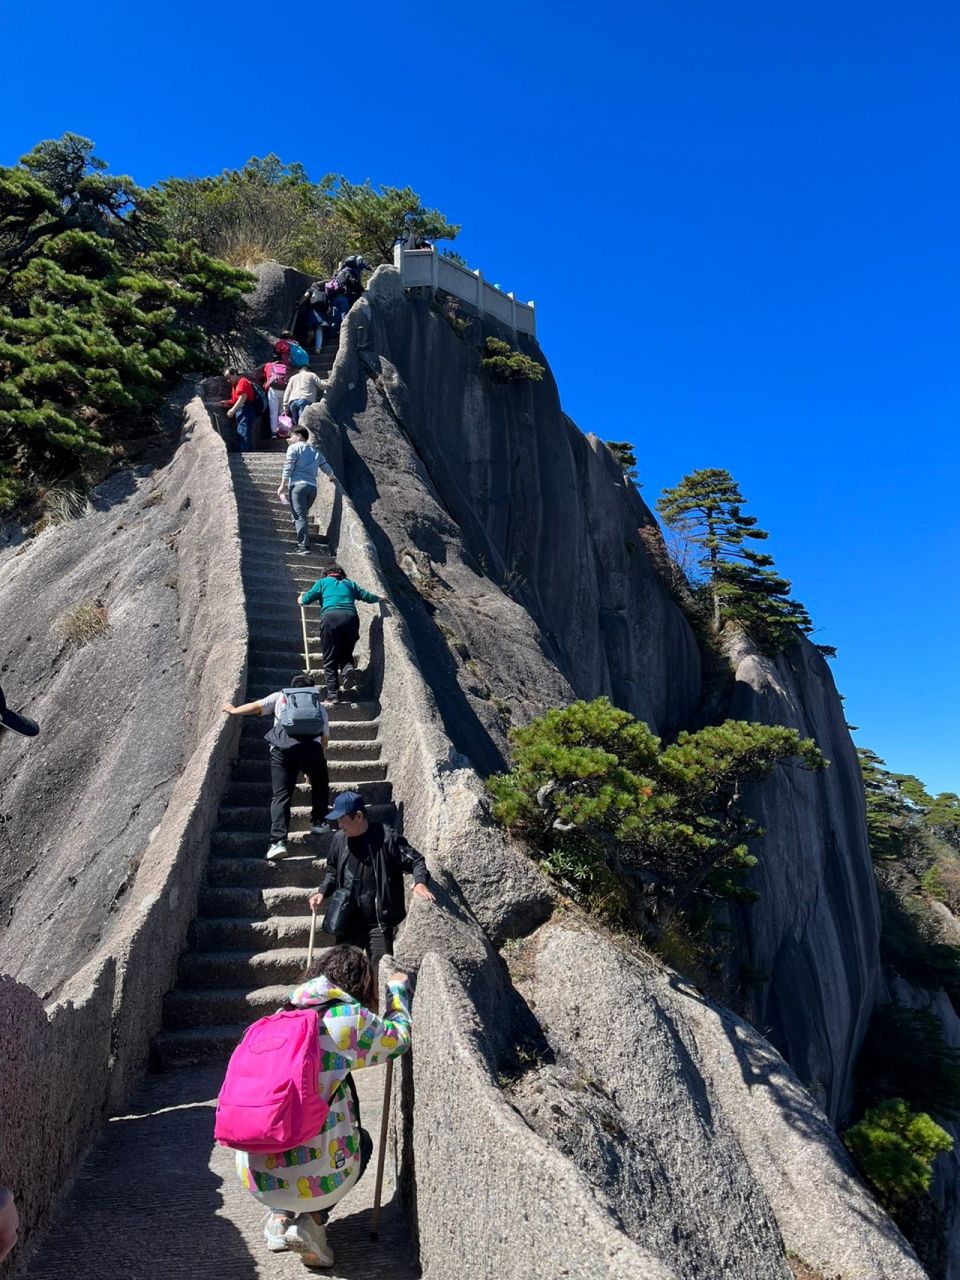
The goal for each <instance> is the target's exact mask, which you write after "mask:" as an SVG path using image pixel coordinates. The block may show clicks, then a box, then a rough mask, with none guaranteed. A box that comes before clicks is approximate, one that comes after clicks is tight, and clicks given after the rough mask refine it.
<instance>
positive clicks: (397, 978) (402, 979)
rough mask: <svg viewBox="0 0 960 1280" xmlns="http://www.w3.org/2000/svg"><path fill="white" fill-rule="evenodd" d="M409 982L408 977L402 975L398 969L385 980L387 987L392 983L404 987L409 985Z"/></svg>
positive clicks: (404, 974) (407, 975)
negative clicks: (397, 983)
mask: <svg viewBox="0 0 960 1280" xmlns="http://www.w3.org/2000/svg"><path fill="white" fill-rule="evenodd" d="M409 981H410V975H409V974H406V973H403V972H402V971H401V970H400V969H398V970H397V972H396V973H391V975H390V977H389V978H388V979H387V986H388V987H389V986H390V984H391V983H392V982H399V983H400V984H401V985H402V986H404V987H405V986H406V985H407V984H408V983H409Z"/></svg>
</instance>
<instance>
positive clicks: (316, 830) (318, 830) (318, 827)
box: [310, 822, 330, 836]
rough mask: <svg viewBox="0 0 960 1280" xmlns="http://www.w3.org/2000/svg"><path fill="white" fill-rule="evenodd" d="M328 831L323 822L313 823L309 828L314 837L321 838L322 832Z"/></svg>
mask: <svg viewBox="0 0 960 1280" xmlns="http://www.w3.org/2000/svg"><path fill="white" fill-rule="evenodd" d="M329 830H330V828H329V827H328V826H327V824H326V823H325V822H315V823H314V824H313V825H312V826H311V828H310V831H311V832H312V834H313V835H315V836H322V835H323V834H324V832H326V831H329Z"/></svg>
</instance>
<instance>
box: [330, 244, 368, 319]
mask: <svg viewBox="0 0 960 1280" xmlns="http://www.w3.org/2000/svg"><path fill="white" fill-rule="evenodd" d="M370 269H371V268H370V265H369V263H366V262H364V260H363V258H362V256H361V255H360V254H359V253H355V254H351V256H350V257H349V258H344V260H343V262H341V263H340V266H339V267H338V269H337V273H336V275H335V276H334V277H333V279H332V280H329V281H327V285H326V289H327V296H328V297H329V298H330V301H331V303H332V305H333V308H334V310H335V312H336V317H337V318H336V324H337V327H338V328H339V327H340V325H341V324H342V323H343V319H344V317H345V316H346V314H347V312H348V311H349V310H350V308H351V307H352V306H353V304H354V303H355V302H356V300H357V299H358V298H359V297H360V295H361V294H362V293H363V279H362V277H361V274H360V273H361V272H362V271H369V270H370Z"/></svg>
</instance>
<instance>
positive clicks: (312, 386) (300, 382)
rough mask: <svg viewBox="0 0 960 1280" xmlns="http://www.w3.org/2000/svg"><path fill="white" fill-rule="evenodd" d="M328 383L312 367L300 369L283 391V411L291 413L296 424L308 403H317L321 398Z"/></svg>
mask: <svg viewBox="0 0 960 1280" xmlns="http://www.w3.org/2000/svg"><path fill="white" fill-rule="evenodd" d="M326 388H327V384H326V383H325V382H324V381H323V379H322V378H321V377H320V375H319V374H318V373H314V372H313V370H312V369H298V370H297V371H296V373H295V374H293V376H292V377H291V378H290V380H289V382H288V383H287V389H286V391H285V392H284V393H283V412H284V413H289V415H290V417H291V418H292V419H293V425H294V426H296V425H297V424H298V423H299V421H300V415H301V413H303V411H304V409H305V408H306V407H307V405H308V404H316V403H317V401H318V400H319V399H320V398H321V396H322V395H323V393H324V391H325V390H326Z"/></svg>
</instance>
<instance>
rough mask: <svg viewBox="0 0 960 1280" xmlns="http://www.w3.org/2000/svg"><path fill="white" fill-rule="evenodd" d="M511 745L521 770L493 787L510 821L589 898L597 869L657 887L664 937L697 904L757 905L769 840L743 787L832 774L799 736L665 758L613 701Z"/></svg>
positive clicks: (699, 736) (570, 710)
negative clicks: (779, 773) (752, 874)
mask: <svg viewBox="0 0 960 1280" xmlns="http://www.w3.org/2000/svg"><path fill="white" fill-rule="evenodd" d="M510 738H511V743H512V745H513V750H512V756H513V768H512V769H511V771H510V773H508V774H503V775H500V776H498V777H494V778H491V779H490V780H489V783H488V785H489V787H490V790H491V792H492V793H493V795H494V797H495V805H494V812H495V814H496V816H497V817H498V818H499V820H500V821H501V822H503V823H504V824H505V825H506V826H507V827H509V828H510V829H511V830H513V831H515V832H516V833H517V834H518V835H522V836H523V837H524V838H525V839H527V840H528V841H529V843H530V844H532V845H533V846H534V847H535V848H536V849H538V850H539V851H540V852H541V854H542V856H543V857H544V861H545V864H546V867H547V869H548V870H551V871H553V872H554V873H560V874H561V875H562V877H563V878H564V879H566V880H567V881H569V882H571V883H572V884H573V885H574V887H575V888H578V889H585V890H586V891H587V893H588V895H589V890H590V886H591V885H592V884H593V883H594V882H595V881H596V880H597V873H598V868H600V869H602V870H603V871H606V872H613V873H615V874H616V875H618V876H620V877H621V878H622V879H623V880H625V881H626V882H628V883H630V884H632V885H634V886H638V885H640V884H648V885H652V886H653V888H654V891H655V893H656V898H657V915H658V921H659V924H660V925H661V926H662V924H663V923H664V922H665V921H666V919H667V918H668V917H669V916H670V915H671V914H672V913H673V912H674V911H675V910H677V909H680V910H683V909H684V908H686V907H687V906H689V905H690V904H692V903H700V902H707V901H711V900H715V899H722V900H724V901H752V900H753V898H754V896H755V895H754V894H753V893H752V892H751V891H750V890H748V889H747V888H746V887H745V886H744V884H743V877H744V874H745V873H746V872H747V871H748V870H749V868H750V867H751V866H753V865H754V863H755V862H756V857H755V856H754V854H753V853H751V852H750V849H749V842H750V841H752V840H754V839H756V838H757V837H759V836H760V835H761V834H762V831H761V828H760V827H759V826H758V825H757V824H756V823H755V822H754V821H753V820H752V819H750V818H749V817H748V816H747V815H746V814H745V813H744V812H743V810H742V809H741V807H740V803H739V799H740V795H741V792H742V786H743V783H744V782H746V781H747V780H748V779H754V780H755V779H759V778H764V777H767V776H768V775H769V774H770V773H771V772H772V771H773V769H774V768H775V767H776V766H777V765H778V764H781V763H785V762H788V761H794V760H795V761H796V762H798V763H799V764H800V765H801V766H802V767H804V768H807V769H823V768H825V767H826V765H827V761H826V760H825V759H824V758H823V756H822V754H821V753H820V752H819V751H818V749H817V747H816V746H815V744H814V743H813V742H812V741H810V740H809V739H801V737H800V735H799V734H798V733H797V732H796V730H794V729H786V728H783V727H782V726H780V725H761V724H751V723H748V722H745V721H735V720H728V721H725V722H724V723H723V724H720V725H712V726H709V727H707V728H704V729H700V730H698V731H697V732H696V733H681V734H680V735H679V737H678V738H677V740H676V742H674V743H672V744H671V745H670V746H668V747H663V746H662V745H661V743H660V740H659V739H658V738H656V737H655V736H654V735H653V734H652V733H651V732H650V730H649V729H648V728H647V726H646V725H645V724H644V723H643V722H642V721H641V720H636V719H635V718H634V717H633V716H632V715H630V714H629V712H626V711H621V710H620V709H618V708H617V707H614V706H613V705H612V704H611V703H610V701H609V700H608V699H607V698H597V699H595V700H594V701H593V702H574V703H572V704H571V705H570V706H568V707H564V708H562V709H556V710H552V711H548V712H547V713H546V714H545V715H544V716H542V717H540V718H539V719H536V720H534V721H532V722H531V723H530V724H529V725H527V726H526V727H524V728H521V729H515V730H513V731H512V732H511V735H510Z"/></svg>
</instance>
